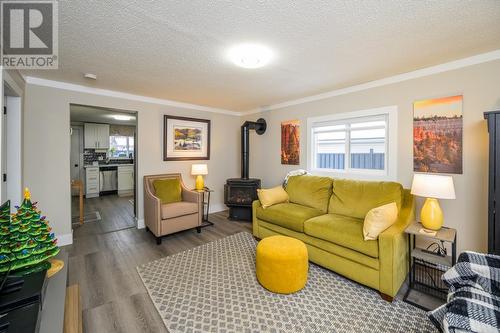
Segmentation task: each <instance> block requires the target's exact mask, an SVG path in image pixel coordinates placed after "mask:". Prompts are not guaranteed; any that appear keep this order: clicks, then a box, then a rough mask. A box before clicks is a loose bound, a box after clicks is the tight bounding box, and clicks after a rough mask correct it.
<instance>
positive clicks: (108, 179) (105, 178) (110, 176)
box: [99, 166, 118, 193]
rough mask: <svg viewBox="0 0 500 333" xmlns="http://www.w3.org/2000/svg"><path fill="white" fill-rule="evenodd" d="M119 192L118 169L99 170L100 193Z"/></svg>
mask: <svg viewBox="0 0 500 333" xmlns="http://www.w3.org/2000/svg"><path fill="white" fill-rule="evenodd" d="M117 190H118V167H116V166H102V167H100V168H99V193H103V192H104V193H106V192H113V191H114V192H116V191H117Z"/></svg>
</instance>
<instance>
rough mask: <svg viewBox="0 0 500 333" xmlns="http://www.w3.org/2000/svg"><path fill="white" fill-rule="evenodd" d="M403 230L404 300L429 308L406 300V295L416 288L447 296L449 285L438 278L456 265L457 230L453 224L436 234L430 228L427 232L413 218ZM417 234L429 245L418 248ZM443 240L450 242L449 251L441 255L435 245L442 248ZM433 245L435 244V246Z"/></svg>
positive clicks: (438, 295) (433, 294) (432, 294)
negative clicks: (405, 246)
mask: <svg viewBox="0 0 500 333" xmlns="http://www.w3.org/2000/svg"><path fill="white" fill-rule="evenodd" d="M405 233H406V234H408V250H409V265H410V276H409V285H408V290H407V291H406V293H405V296H404V298H403V300H404V301H405V302H407V303H410V304H412V305H414V306H416V307H419V308H421V309H423V310H430V309H427V308H425V307H424V306H422V305H420V304H417V303H414V302H412V301H410V300H408V296H409V294H410V292H411V291H412V290H417V291H419V292H422V293H425V294H428V295H431V296H433V297H437V298H440V299H442V300H446V295H447V294H448V288H447V286H446V285H445V284H444V283H443V281H442V280H441V276H442V275H443V273H444V272H446V271H447V270H448V269H449V268H451V267H452V266H453V265H455V262H456V256H457V254H456V251H457V245H456V244H457V242H456V241H457V231H456V230H455V229H453V228H447V227H442V228H441V229H439V230H438V231H436V232H435V234H434V233H433V232H432V233H427V232H426V231H425V229H424V228H423V226H422V224H421V223H419V222H417V221H415V222H413V223H411V224H410V225H409V226H408V227H407V228H406V229H405ZM416 236H421V237H425V238H426V239H428V240H429V241H432V242H433V243H432V244H431V245H430V246H429V247H428V249H423V248H418V247H416V244H415V237H416ZM445 243H449V244H451V255H449V254H448V253H446V254H445V255H444V256H443V255H439V254H438V253H435V250H436V249H443V248H444V244H445ZM432 246H434V248H435V249H434V250H433V249H432Z"/></svg>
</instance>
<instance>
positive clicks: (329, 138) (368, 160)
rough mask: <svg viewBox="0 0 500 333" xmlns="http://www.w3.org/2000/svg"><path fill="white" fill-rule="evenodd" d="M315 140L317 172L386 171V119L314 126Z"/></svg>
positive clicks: (313, 149)
mask: <svg viewBox="0 0 500 333" xmlns="http://www.w3.org/2000/svg"><path fill="white" fill-rule="evenodd" d="M312 138H313V140H312V145H313V146H312V147H311V148H312V151H313V155H314V156H313V162H312V163H313V167H314V168H315V169H330V170H343V171H349V170H355V169H361V170H375V171H384V170H385V168H386V155H387V152H386V147H387V142H386V141H387V119H386V117H385V116H377V117H375V118H374V117H365V118H363V117H361V118H359V117H358V118H352V119H344V120H342V121H341V122H339V121H336V122H335V124H332V123H327V122H324V123H318V124H313V126H312Z"/></svg>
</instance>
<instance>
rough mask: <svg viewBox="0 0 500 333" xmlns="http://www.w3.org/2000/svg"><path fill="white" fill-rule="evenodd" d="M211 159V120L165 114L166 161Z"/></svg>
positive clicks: (164, 154) (164, 151)
mask: <svg viewBox="0 0 500 333" xmlns="http://www.w3.org/2000/svg"><path fill="white" fill-rule="evenodd" d="M209 159H210V120H208V119H196V118H187V117H174V116H167V115H165V116H164V124H163V160H164V161H187V160H209Z"/></svg>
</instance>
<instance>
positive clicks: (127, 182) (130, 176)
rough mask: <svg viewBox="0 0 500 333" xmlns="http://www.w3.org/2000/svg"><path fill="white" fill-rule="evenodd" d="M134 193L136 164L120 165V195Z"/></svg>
mask: <svg viewBox="0 0 500 333" xmlns="http://www.w3.org/2000/svg"><path fill="white" fill-rule="evenodd" d="M133 193H134V166H133V165H123V166H118V195H119V196H128V195H132V194H133Z"/></svg>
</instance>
